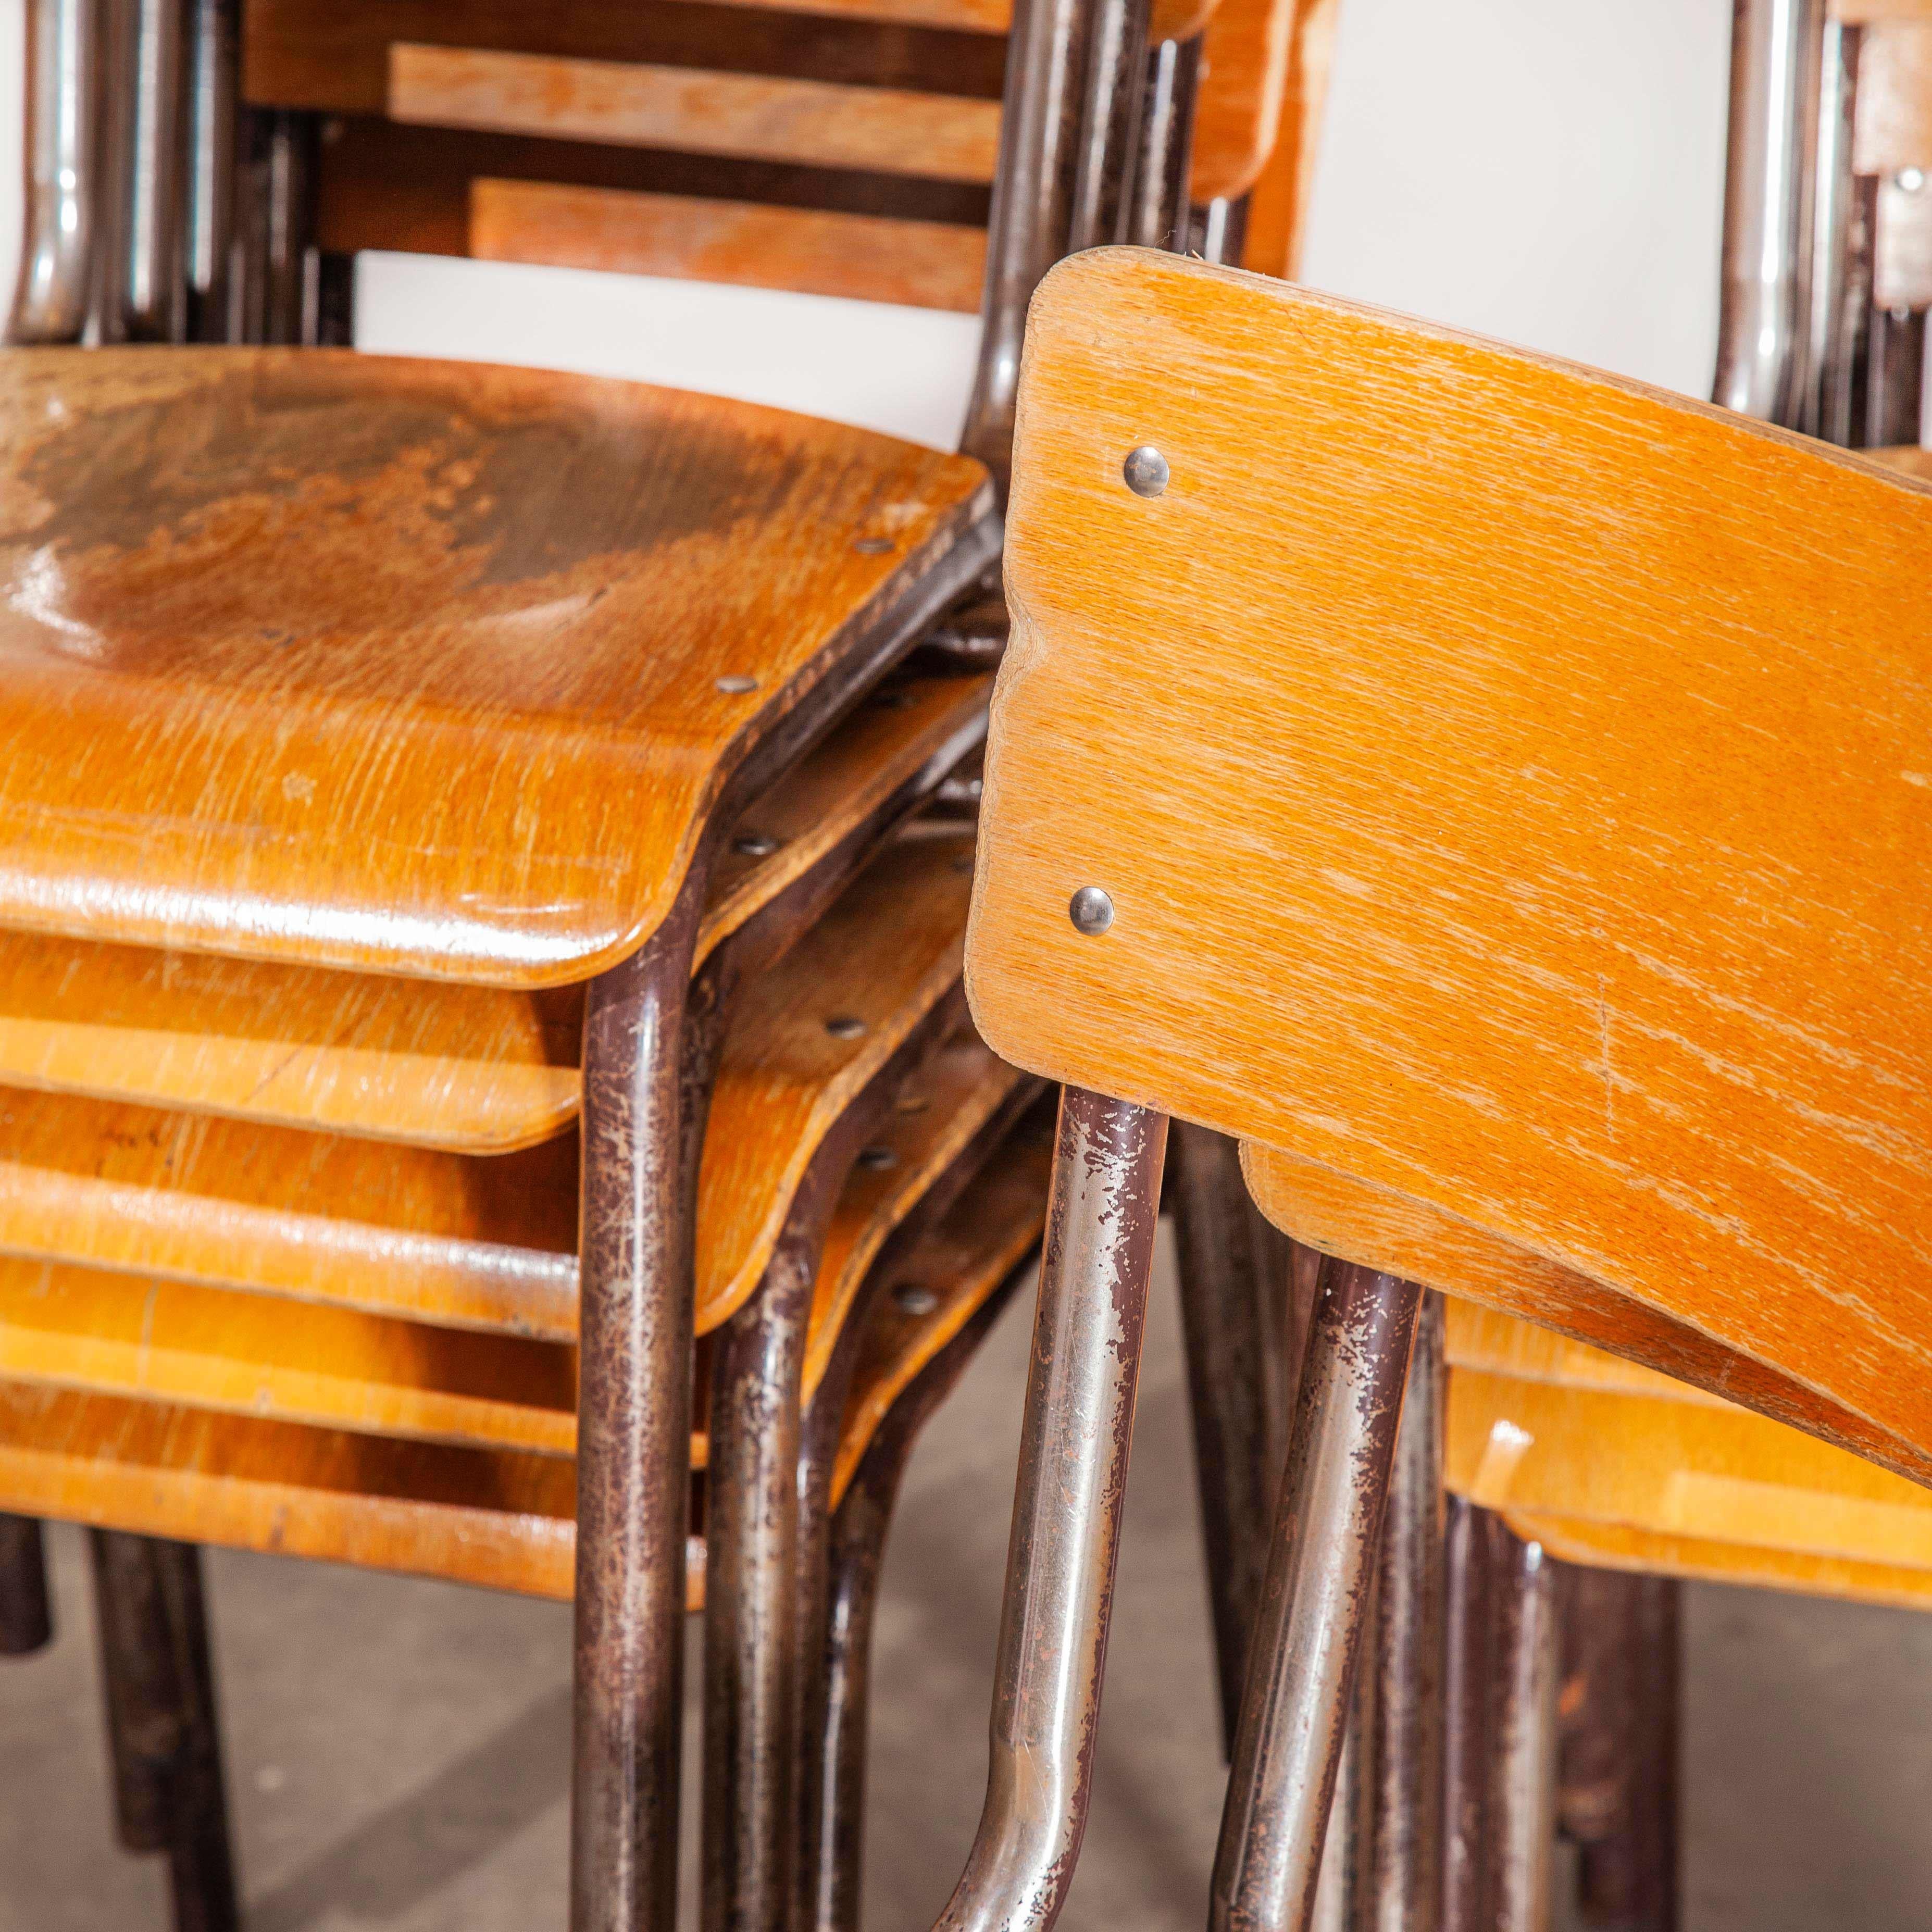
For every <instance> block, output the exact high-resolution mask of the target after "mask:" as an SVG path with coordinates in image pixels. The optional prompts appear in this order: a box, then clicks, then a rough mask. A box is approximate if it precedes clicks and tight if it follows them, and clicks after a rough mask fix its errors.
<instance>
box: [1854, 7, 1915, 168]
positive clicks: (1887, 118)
mask: <svg viewBox="0 0 1932 1932" xmlns="http://www.w3.org/2000/svg"><path fill="white" fill-rule="evenodd" d="M1900 168H1932V16H1929V17H1927V18H1926V19H1924V20H1880V21H1877V22H1876V23H1873V25H1872V26H1868V27H1867V28H1866V29H1865V31H1864V36H1863V37H1862V39H1861V40H1860V42H1859V45H1858V106H1857V112H1856V115H1855V119H1854V121H1853V124H1852V172H1854V173H1855V174H1861V175H1888V174H1895V173H1896V172H1897V171H1898V170H1899V169H1900Z"/></svg>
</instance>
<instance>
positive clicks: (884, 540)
mask: <svg viewBox="0 0 1932 1932" xmlns="http://www.w3.org/2000/svg"><path fill="white" fill-rule="evenodd" d="M852 547H853V549H854V550H856V551H857V552H858V553H859V555H860V556H890V555H891V554H892V552H893V551H894V550H896V549H898V544H895V543H894V542H893V541H892V538H890V537H861V538H859V541H857V542H856V543H855V544H853V546H852Z"/></svg>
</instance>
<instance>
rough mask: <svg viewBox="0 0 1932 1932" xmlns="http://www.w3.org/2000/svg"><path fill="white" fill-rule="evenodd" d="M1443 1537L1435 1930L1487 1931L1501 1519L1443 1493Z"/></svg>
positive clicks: (1472, 1504) (1464, 1500) (1502, 1531)
mask: <svg viewBox="0 0 1932 1932" xmlns="http://www.w3.org/2000/svg"><path fill="white" fill-rule="evenodd" d="M1506 1533H1507V1532H1505V1530H1504V1529H1503V1526H1502V1522H1501V1521H1500V1520H1499V1519H1498V1518H1497V1517H1495V1516H1493V1515H1492V1514H1490V1511H1487V1510H1486V1509H1479V1508H1478V1507H1477V1506H1476V1505H1475V1504H1474V1503H1472V1502H1470V1501H1469V1499H1468V1498H1467V1497H1466V1496H1451V1498H1450V1499H1449V1502H1448V1529H1447V1532H1446V1535H1445V1539H1444V1557H1445V1570H1446V1572H1447V1585H1448V1590H1447V1595H1448V1604H1447V1607H1446V1613H1445V1624H1446V1632H1445V1635H1446V1641H1445V1646H1444V1649H1445V1652H1446V1658H1445V1684H1444V1695H1443V1704H1444V1714H1443V1715H1444V1730H1445V1736H1444V1739H1443V1780H1444V1790H1443V1830H1444V1843H1443V1858H1442V1870H1443V1885H1442V1927H1443V1932H1490V1899H1489V1897H1488V1896H1487V1894H1486V1892H1485V1890H1484V1886H1485V1885H1486V1883H1487V1880H1488V1878H1489V1876H1490V1861H1489V1858H1488V1856H1487V1850H1488V1844H1489V1835H1490V1775H1489V1766H1490V1705H1491V1697H1490V1690H1491V1685H1492V1684H1493V1681H1494V1676H1495V1644H1494V1642H1493V1634H1494V1633H1493V1624H1494V1620H1495V1619H1494V1603H1495V1599H1496V1552H1497V1550H1499V1547H1500V1540H1501V1538H1502V1537H1503V1536H1504V1535H1505V1534H1506Z"/></svg>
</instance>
